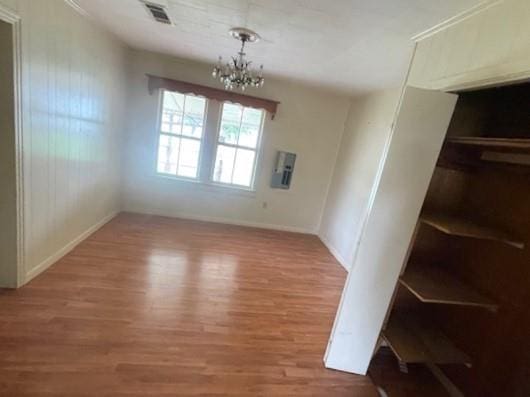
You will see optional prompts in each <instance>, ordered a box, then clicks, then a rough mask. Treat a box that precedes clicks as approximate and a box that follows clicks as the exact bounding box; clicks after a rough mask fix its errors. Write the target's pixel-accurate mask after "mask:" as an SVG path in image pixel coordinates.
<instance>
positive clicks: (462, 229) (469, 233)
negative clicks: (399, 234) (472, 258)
mask: <svg viewBox="0 0 530 397" xmlns="http://www.w3.org/2000/svg"><path fill="white" fill-rule="evenodd" d="M420 220H421V221H422V222H423V223H425V224H427V225H429V226H432V227H434V228H435V229H437V230H439V231H441V232H443V233H446V234H450V235H454V236H462V237H472V238H477V239H482V240H494V241H500V242H502V243H504V244H508V245H510V246H512V247H515V248H519V249H523V248H524V242H522V241H520V240H518V239H516V238H514V237H512V236H510V235H509V234H508V233H506V232H504V231H501V230H497V229H493V228H490V227H487V226H481V225H477V224H474V223H472V222H470V221H468V220H466V219H461V218H457V217H454V216H450V215H440V214H423V215H421V216H420Z"/></svg>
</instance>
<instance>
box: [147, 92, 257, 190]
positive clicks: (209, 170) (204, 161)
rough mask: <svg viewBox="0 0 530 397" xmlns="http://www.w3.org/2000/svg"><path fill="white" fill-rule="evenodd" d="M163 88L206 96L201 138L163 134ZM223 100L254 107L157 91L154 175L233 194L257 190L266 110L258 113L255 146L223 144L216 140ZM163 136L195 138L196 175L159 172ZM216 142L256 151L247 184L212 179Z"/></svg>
mask: <svg viewBox="0 0 530 397" xmlns="http://www.w3.org/2000/svg"><path fill="white" fill-rule="evenodd" d="M166 91H167V92H176V93H178V94H181V95H184V96H186V95H189V96H195V97H199V98H204V99H205V101H206V103H205V107H204V118H203V131H202V135H201V138H200V139H199V138H195V137H190V136H185V135H177V134H172V133H166V132H163V131H162V121H163V106H164V92H166ZM225 103H227V104H233V105H238V106H241V107H242V108H243V109H245V108H250V109H254V108H253V107H250V106H244V105H241V104H238V103H234V102H230V101H222V102H221V101H217V100H213V99H210V98H207V97H203V96H201V95H194V94H185V93H183V92H179V91H173V90H168V89H165V88H163V89H160V90H159V95H158V104H157V122H156V126H157V127H156V128H157V130H156V134H157V137H156V140H155V141H156V143H155V144H156V146H155V150H154V161H153V164H154V166H153V168H154V175H155V176H156V177H157V178H162V179H166V180H168V181H174V182H178V183H182V182H183V183H191V184H193V185H196V186H204V187H208V188H210V189H212V188H213V189H222V190H223V191H225V192H232V193H236V194H238V192H240V193H241V194H245V195H246V194H252V195H253V194H254V193H255V192H256V179H257V176H258V174H259V172H260V171H259V170H260V161H261V158H262V151H263V147H262V143H263V135H264V129H265V121H266V115H267V112H266V111H265V110H264V109H258V110H259V111H260V112H261V120H260V127H259V131H258V139H257V141H256V147H255V148H252V147H248V146H244V145H237V144H226V143H222V142H219V137H220V133H221V123H222V116H223V107H224V104H225ZM162 135H166V136H170V137H178V138H190V139H195V140H197V141H199V142H200V150H199V159H198V165H197V176H196V177H195V178H193V177H187V176H181V175H177V174H171V173H164V172H159V171H158V157H159V149H160V138H161V136H162ZM238 140H239V138H238ZM219 145H224V146H229V147H234V148H235V149H236V150H237V149H238V148H241V149H245V150H252V151H254V152H255V155H254V164H253V170H252V177H251V181H250V185H249V186H246V185H238V184H234V183H226V182H216V181H214V179H213V177H214V172H215V161H216V159H217V148H218V146H219ZM177 169H178V168H177Z"/></svg>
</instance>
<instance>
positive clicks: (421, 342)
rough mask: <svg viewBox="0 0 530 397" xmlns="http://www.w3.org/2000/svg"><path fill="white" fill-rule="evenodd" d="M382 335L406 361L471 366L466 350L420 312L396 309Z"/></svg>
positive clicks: (402, 360) (410, 362)
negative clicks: (425, 319)
mask: <svg viewBox="0 0 530 397" xmlns="http://www.w3.org/2000/svg"><path fill="white" fill-rule="evenodd" d="M382 337H383V338H384V339H385V340H386V342H387V343H388V345H389V346H390V348H391V349H392V351H393V352H394V354H395V355H396V356H397V358H398V359H399V360H400V361H401V362H404V363H408V364H413V363H432V364H464V365H467V366H471V359H470V358H469V356H468V355H467V354H465V353H464V352H462V351H461V350H459V349H457V348H456V347H455V346H454V345H453V344H452V343H451V341H450V340H449V339H448V338H447V337H446V336H445V335H444V334H442V333H441V332H440V331H439V330H438V329H436V328H435V327H434V326H432V325H431V324H429V323H427V322H426V321H424V320H422V319H420V318H419V317H417V316H412V315H406V316H405V315H403V314H401V313H394V314H393V315H392V317H391V319H390V322H389V323H388V325H387V327H386V329H385V330H383V332H382Z"/></svg>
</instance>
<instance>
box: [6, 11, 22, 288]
mask: <svg viewBox="0 0 530 397" xmlns="http://www.w3.org/2000/svg"><path fill="white" fill-rule="evenodd" d="M0 20H2V21H3V22H7V23H9V24H10V25H11V26H12V32H13V83H14V87H13V90H14V91H13V93H14V98H13V99H14V101H13V102H14V103H13V105H14V110H15V115H14V116H15V117H14V119H15V161H16V162H15V172H16V193H17V198H16V208H17V287H18V286H21V285H22V284H23V283H24V279H25V274H26V272H25V239H24V167H23V165H24V162H23V146H24V140H23V135H22V48H21V47H22V46H21V44H22V43H21V26H20V25H21V20H20V17H19V16H18V15H17V14H16V13H15V12H14V11H13V10H10V9H8V8H7V7H5V6H3V5H2V4H0Z"/></svg>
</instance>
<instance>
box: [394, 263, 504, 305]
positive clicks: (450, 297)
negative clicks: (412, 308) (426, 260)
mask: <svg viewBox="0 0 530 397" xmlns="http://www.w3.org/2000/svg"><path fill="white" fill-rule="evenodd" d="M399 282H400V283H401V284H402V285H403V286H404V287H406V288H407V289H408V290H409V291H410V292H411V293H413V294H414V295H415V296H416V297H417V298H418V299H419V300H420V301H422V302H424V303H438V304H447V305H460V306H476V307H482V308H485V309H488V310H491V311H496V310H497V309H498V305H497V304H496V303H495V302H493V301H492V300H491V299H488V298H487V297H485V296H483V295H481V294H480V293H478V292H476V291H475V290H474V289H473V288H471V287H470V286H468V285H466V284H464V283H462V282H461V281H459V280H458V279H457V278H455V277H453V276H451V275H450V274H449V273H448V272H446V271H444V270H441V269H439V267H438V266H433V265H427V264H423V263H422V264H414V265H410V266H408V268H407V270H406V272H405V274H403V275H402V276H401V278H400V279H399Z"/></svg>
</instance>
